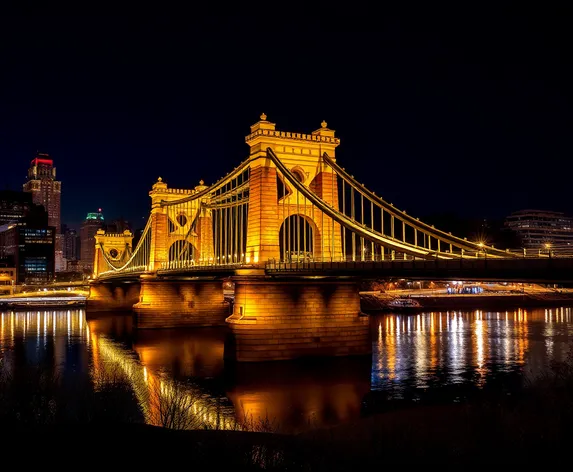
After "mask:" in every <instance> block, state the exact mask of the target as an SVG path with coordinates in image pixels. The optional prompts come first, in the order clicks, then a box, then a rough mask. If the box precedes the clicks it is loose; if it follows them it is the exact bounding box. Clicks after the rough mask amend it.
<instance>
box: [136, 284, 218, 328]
mask: <svg viewBox="0 0 573 472" xmlns="http://www.w3.org/2000/svg"><path fill="white" fill-rule="evenodd" d="M133 309H134V311H135V313H136V320H137V321H136V323H137V327H138V328H175V327H199V326H220V325H224V324H225V318H226V317H227V316H229V305H228V304H227V303H226V302H225V299H224V296H223V283H222V282H221V281H220V280H191V281H189V280H162V279H158V278H154V277H152V276H149V277H147V276H142V280H141V295H140V297H139V302H138V303H136V304H135V305H134V306H133Z"/></svg>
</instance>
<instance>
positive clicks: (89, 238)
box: [80, 208, 104, 272]
mask: <svg viewBox="0 0 573 472" xmlns="http://www.w3.org/2000/svg"><path fill="white" fill-rule="evenodd" d="M103 226H104V218H103V214H102V213H101V208H100V209H99V210H98V211H97V212H94V213H88V214H87V216H86V219H85V220H84V222H83V223H82V226H81V228H80V245H81V257H80V261H81V265H82V268H83V270H84V271H86V272H88V271H89V272H91V271H92V270H93V265H94V256H95V237H94V236H95V234H96V233H97V230H98V229H101V228H102V227H103Z"/></svg>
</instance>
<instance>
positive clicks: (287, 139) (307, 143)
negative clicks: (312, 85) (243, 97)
mask: <svg viewBox="0 0 573 472" xmlns="http://www.w3.org/2000/svg"><path fill="white" fill-rule="evenodd" d="M334 134H335V132H334V130H331V129H329V128H328V127H327V123H326V122H324V121H323V122H322V125H321V127H320V128H319V129H317V130H316V131H313V132H312V133H311V134H304V133H292V132H285V131H278V130H277V129H276V124H275V123H271V122H270V121H267V116H266V115H265V114H264V113H263V114H262V115H261V119H260V121H258V122H257V123H255V124H254V125H252V126H251V133H250V134H249V135H248V136H247V137H246V138H245V140H246V142H247V144H248V145H249V147H250V157H249V159H250V176H249V186H250V188H249V192H250V193H249V220H248V224H247V248H246V249H247V254H246V260H247V262H251V263H263V262H266V261H268V260H270V259H275V260H279V259H280V258H281V254H280V234H281V227H283V225H284V224H285V222H286V221H287V220H288V219H289V218H291V217H293V216H296V217H300V218H302V219H303V221H305V222H307V223H308V224H309V225H310V227H311V229H312V235H313V236H312V241H313V255H314V258H315V259H316V260H333V261H339V260H341V259H342V246H341V231H340V225H339V224H338V223H334V222H333V221H332V219H331V218H330V217H328V216H325V215H323V213H322V212H316V214H315V212H313V211H312V205H310V204H303V205H301V201H303V198H302V197H301V196H300V195H299V192H298V191H297V190H296V189H294V188H290V186H289V185H288V183H287V182H281V183H282V185H283V186H284V188H285V191H283V193H282V195H279V190H278V187H279V185H278V184H277V178H279V177H277V170H276V167H275V166H274V164H273V163H272V162H271V161H270V160H269V159H268V158H267V156H266V151H267V149H268V148H271V149H272V150H273V151H274V153H275V154H276V155H277V157H278V158H279V159H280V160H281V161H282V162H284V164H285V165H286V166H287V167H288V168H289V170H290V171H291V172H292V173H293V174H294V175H295V177H296V178H297V179H298V180H299V181H300V182H302V183H303V184H304V185H306V186H307V187H309V188H310V189H311V191H313V192H314V193H315V194H317V195H318V196H319V197H320V198H322V199H323V200H324V201H326V202H327V203H329V204H331V205H332V206H333V207H334V208H335V209H337V210H338V187H337V179H336V175H335V174H334V173H333V172H332V169H331V168H330V167H329V166H327V165H325V164H324V163H323V160H322V155H323V154H324V153H327V154H328V155H329V156H330V157H331V158H333V159H335V149H336V147H337V146H338V145H339V144H340V139H339V138H337V137H335V135H334ZM304 201H306V200H304ZM283 230H285V229H284V228H283Z"/></svg>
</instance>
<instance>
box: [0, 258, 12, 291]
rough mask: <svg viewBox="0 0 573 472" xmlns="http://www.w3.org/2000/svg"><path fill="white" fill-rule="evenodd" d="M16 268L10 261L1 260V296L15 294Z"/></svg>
mask: <svg viewBox="0 0 573 472" xmlns="http://www.w3.org/2000/svg"><path fill="white" fill-rule="evenodd" d="M15 285H16V268H15V267H14V264H13V262H12V261H11V260H9V259H0V295H7V294H12V293H14V286H15Z"/></svg>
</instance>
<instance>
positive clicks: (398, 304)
mask: <svg viewBox="0 0 573 472" xmlns="http://www.w3.org/2000/svg"><path fill="white" fill-rule="evenodd" d="M387 306H388V308H390V309H391V310H396V311H415V310H419V309H420V308H422V305H421V304H420V302H419V301H418V300H416V299H415V298H393V299H392V300H389V301H388V303H387Z"/></svg>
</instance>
